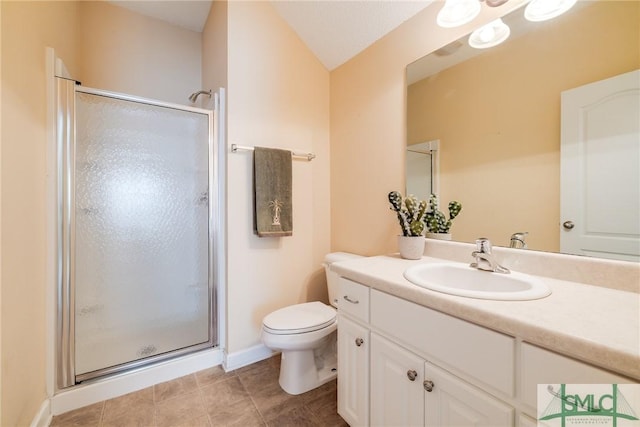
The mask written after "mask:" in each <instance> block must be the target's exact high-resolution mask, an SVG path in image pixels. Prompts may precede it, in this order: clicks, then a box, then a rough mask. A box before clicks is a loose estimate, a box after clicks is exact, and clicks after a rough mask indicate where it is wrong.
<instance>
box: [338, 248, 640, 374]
mask: <svg viewBox="0 0 640 427" xmlns="http://www.w3.org/2000/svg"><path fill="white" fill-rule="evenodd" d="M434 262H448V263H451V262H453V261H448V260H444V259H438V258H432V257H427V256H425V257H423V258H422V259H421V260H416V261H410V260H405V259H401V258H400V257H399V256H394V255H390V256H375V257H369V258H359V259H355V260H350V261H343V262H338V263H334V264H332V265H331V269H332V270H333V271H335V272H337V273H338V274H340V275H341V276H343V277H346V278H348V279H351V280H354V281H356V282H359V283H362V284H365V285H368V286H370V287H371V288H373V289H378V290H380V291H383V292H386V293H389V294H391V295H395V296H397V297H400V298H403V299H405V300H407V301H412V302H414V303H417V304H420V305H423V306H425V307H429V308H432V309H435V310H438V311H441V312H443V313H447V314H450V315H452V316H455V317H458V318H460V319H464V320H467V321H470V322H473V323H475V324H478V325H482V326H485V327H487V328H490V329H493V330H496V331H499V332H503V333H505V334H508V335H511V336H514V337H518V338H521V339H522V340H523V341H526V342H529V343H531V344H536V345H539V346H541V347H544V348H547V349H549V350H552V351H555V352H557V353H561V354H564V355H567V356H570V357H573V358H576V359H579V360H582V361H585V362H588V363H591V364H593V365H596V366H600V367H602V368H605V369H607V370H610V371H612V372H616V373H619V374H622V375H625V376H628V377H631V378H633V379H635V380H640V294H637V293H635V292H628V291H622V290H617V289H611V288H607V287H601V286H593V285H586V284H582V283H576V282H570V281H566V280H558V279H553V278H548V277H541V276H536V277H537V278H538V279H540V280H542V281H544V282H545V283H546V284H547V285H548V286H549V288H551V291H552V293H551V295H549V296H548V297H546V298H542V299H537V300H530V301H493V300H483V299H475V298H467V297H459V296H454V295H448V294H445V293H441V292H435V291H431V290H428V289H424V288H421V287H419V286H416V285H414V284H412V283H411V282H409V281H407V280H406V279H405V278H404V277H403V272H404V270H405V269H407V268H408V267H410V266H412V265H415V264H420V263H434Z"/></svg>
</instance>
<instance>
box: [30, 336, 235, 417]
mask: <svg viewBox="0 0 640 427" xmlns="http://www.w3.org/2000/svg"><path fill="white" fill-rule="evenodd" d="M222 361H223V352H222V350H220V349H218V348H215V349H209V350H204V351H200V352H198V353H194V354H191V355H187V356H183V357H180V358H178V359H175V360H169V361H166V362H162V363H158V364H157V365H155V366H150V367H146V368H142V369H138V370H136V371H132V372H127V373H123V374H120V375H117V376H114V377H111V378H107V379H103V380H100V381H96V382H94V383H90V384H80V385H77V386H74V387H71V388H70V389H69V390H65V391H62V392H60V393H58V394H56V395H54V396H53V397H52V398H51V399H50V402H51V403H50V409H51V410H50V411H49V412H50V413H51V415H59V414H62V413H64V412H67V411H72V410H74V409H78V408H81V407H83V406H87V405H91V404H93V403H97V402H101V401H103V400H107V399H112V398H114V397H118V396H122V395H124V394H127V393H132V392H134V391H137V390H141V389H143V388H146V387H150V386H152V385H154V384H159V383H162V382H165V381H170V380H173V379H175V378H179V377H182V376H184V375H189V374H192V373H194V372H197V371H201V370H203V369H207V368H211V367H213V366H217V365H220V364H221V363H222ZM47 406H49V405H47ZM34 422H35V420H34ZM40 425H41V424H33V423H32V427H39V426H40ZM46 425H48V424H44V426H46Z"/></svg>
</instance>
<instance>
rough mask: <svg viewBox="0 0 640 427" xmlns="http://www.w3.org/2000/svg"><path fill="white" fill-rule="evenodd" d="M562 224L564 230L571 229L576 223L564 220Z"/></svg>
mask: <svg viewBox="0 0 640 427" xmlns="http://www.w3.org/2000/svg"><path fill="white" fill-rule="evenodd" d="M562 226H563V227H564V229H565V230H571V229H572V228H573V227H575V226H576V225H575V224H574V223H573V221H565V222H563V223H562Z"/></svg>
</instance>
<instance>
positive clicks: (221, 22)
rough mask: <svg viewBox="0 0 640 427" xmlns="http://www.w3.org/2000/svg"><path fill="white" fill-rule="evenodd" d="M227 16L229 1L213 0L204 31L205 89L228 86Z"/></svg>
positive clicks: (203, 61) (203, 67)
mask: <svg viewBox="0 0 640 427" xmlns="http://www.w3.org/2000/svg"><path fill="white" fill-rule="evenodd" d="M227 18H228V16H227V2H226V1H215V2H213V4H212V5H211V10H210V11H209V16H208V18H207V22H206V24H205V26H204V30H203V31H202V87H203V88H205V89H213V90H214V91H215V90H216V89H217V88H220V87H223V88H226V87H227V68H228V64H227V56H228V53H229V49H228V42H227V38H228V35H227V33H228V29H227V26H228V24H227Z"/></svg>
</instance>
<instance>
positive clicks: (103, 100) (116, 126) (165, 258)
mask: <svg viewBox="0 0 640 427" xmlns="http://www.w3.org/2000/svg"><path fill="white" fill-rule="evenodd" d="M76 114H77V119H76V135H77V136H76V172H75V191H76V193H75V197H76V199H75V200H76V206H75V219H76V220H75V239H76V240H75V241H76V250H75V290H76V294H75V296H76V301H75V314H76V324H75V328H76V333H75V346H76V350H75V355H76V374H83V373H86V372H91V371H94V370H98V369H103V368H106V367H111V366H114V365H118V364H121V363H126V362H130V361H134V360H137V359H141V358H144V357H147V356H152V355H157V354H160V353H164V352H168V351H171V350H175V349H179V348H184V347H188V346H191V345H194V344H198V343H202V342H206V341H207V340H208V339H209V323H210V322H209V318H210V316H209V301H210V298H209V286H208V256H209V255H208V117H207V116H206V115H203V114H199V113H194V112H189V111H181V110H176V109H171V108H166V107H159V106H152V105H147V104H142V103H139V102H132V101H124V100H118V99H114V98H109V97H105V96H98V95H91V94H85V93H78V94H77V96H76Z"/></svg>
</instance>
